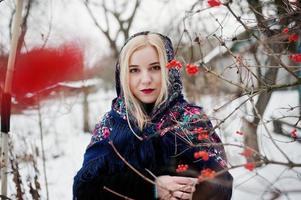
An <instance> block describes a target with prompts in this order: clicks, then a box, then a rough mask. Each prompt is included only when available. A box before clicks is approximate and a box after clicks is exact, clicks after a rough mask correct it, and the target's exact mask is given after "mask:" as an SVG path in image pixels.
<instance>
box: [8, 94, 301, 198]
mask: <svg viewBox="0 0 301 200" xmlns="http://www.w3.org/2000/svg"><path fill="white" fill-rule="evenodd" d="M114 95H115V91H104V90H102V89H100V90H99V91H98V92H97V93H95V94H92V95H90V96H89V99H88V100H89V102H90V122H91V126H92V127H93V126H94V124H95V123H96V122H97V121H98V120H100V119H101V117H102V116H103V114H104V113H105V112H106V111H108V110H109V109H110V105H111V100H112V99H113V98H114ZM82 99H83V98H82V96H81V95H80V94H79V95H78V96H76V97H68V98H64V97H61V99H58V100H56V101H53V100H52V101H48V102H44V103H42V105H41V115H42V119H43V121H42V123H43V132H44V146H45V154H46V159H47V161H46V173H47V178H48V186H49V197H50V199H53V200H61V199H62V200H65V199H66V200H67V199H71V198H72V182H73V177H74V175H75V174H76V172H77V171H78V170H79V168H80V167H81V164H82V160H83V154H84V151H85V148H86V146H87V145H88V143H89V141H90V137H91V136H90V134H88V133H83V132H82V127H83V125H82V122H83V120H82V119H83V118H82V106H81V102H82ZM225 99H226V98H225V97H215V98H214V99H212V98H211V97H207V96H204V97H202V99H201V101H200V102H201V105H203V106H204V108H205V110H206V111H207V113H208V114H209V116H211V115H212V116H214V117H217V118H220V119H221V118H222V117H224V116H225V115H226V114H227V113H229V112H230V111H231V110H232V109H234V108H235V106H237V105H238V103H239V102H238V101H233V102H232V103H231V104H229V105H228V106H227V109H225V111H223V112H219V113H217V114H216V113H213V112H211V111H212V109H213V108H215V107H218V106H220V105H222V102H225ZM297 105H298V93H297V91H280V92H274V93H273V95H272V100H271V102H270V103H269V105H268V109H267V110H268V112H266V114H265V116H264V118H265V119H268V118H271V117H272V116H274V117H275V116H281V114H284V110H283V109H279V107H282V108H283V107H288V106H297ZM290 114H291V115H293V114H295V115H296V114H298V110H296V109H295V111H292V113H290ZM221 115H222V117H221ZM244 115H245V109H239V110H238V111H237V113H236V114H235V115H234V116H233V117H232V118H230V119H229V121H227V123H225V124H224V125H223V129H224V131H223V132H219V134H220V135H222V138H223V140H224V141H226V142H230V143H235V144H241V143H242V137H241V136H239V135H237V134H235V131H236V130H239V129H240V126H241V117H242V116H244ZM292 121H293V122H296V121H294V119H292ZM38 122H39V121H38V112H37V111H36V110H31V111H26V112H25V114H24V115H15V116H13V117H12V119H11V131H12V138H13V141H14V146H15V149H16V150H15V151H16V152H18V151H19V150H20V151H22V150H24V149H25V150H26V151H28V152H33V151H34V150H33V149H34V148H33V147H34V146H37V147H39V149H40V146H41V144H40V135H39V126H38ZM271 126H272V124H271V123H269V124H268V127H270V130H272V129H271ZM260 131H262V133H263V135H264V136H262V137H261V143H260V145H261V148H262V150H263V152H264V153H265V154H266V155H269V157H272V158H273V159H275V160H278V161H285V159H284V157H283V156H281V154H280V152H279V151H278V150H277V149H276V148H275V147H274V145H273V144H272V143H271V142H270V141H271V140H270V139H269V137H268V135H267V133H266V131H265V130H264V128H263V127H262V126H260ZM288 131H289V129H288ZM273 137H277V140H280V141H289V139H288V138H284V137H282V136H278V135H277V136H275V134H273ZM277 144H278V145H279V146H280V147H281V148H282V149H283V150H284V151H285V152H286V153H287V154H288V155H289V157H290V158H291V159H292V160H293V161H296V162H298V161H299V162H300V161H301V153H300V152H301V145H300V144H296V142H294V143H292V142H290V143H282V142H277ZM227 150H228V152H227V153H228V157H229V161H230V163H231V164H232V165H237V164H243V163H244V162H245V160H244V158H243V157H242V156H241V155H239V153H240V152H241V151H242V150H241V149H239V148H227ZM28 166H30V165H25V164H23V165H21V167H20V168H21V175H23V176H24V177H23V180H24V182H25V183H26V177H25V175H26V174H27V173H29V174H30V173H33V170H32V169H30V167H28ZM38 167H39V171H40V176H39V181H40V182H41V184H42V192H41V193H42V199H46V191H45V182H44V179H43V176H44V175H43V170H42V169H43V168H42V160H41V153H40V156H39V158H38ZM230 172H231V174H232V175H233V176H234V193H233V199H234V200H239V199H270V198H271V194H270V193H266V190H267V189H269V188H273V189H274V190H275V191H277V190H278V189H281V190H283V189H288V190H294V189H299V190H300V189H301V169H300V168H299V169H296V168H294V169H287V168H285V167H283V166H279V165H268V166H264V167H261V168H258V169H256V170H254V171H252V172H249V171H247V170H246V169H244V168H237V169H233V170H231V171H230ZM10 178H11V177H10ZM9 191H10V192H13V191H14V185H13V183H12V181H11V179H10V185H9ZM26 197H27V199H30V197H29V195H26ZM279 199H301V194H300V193H293V195H292V194H289V195H287V196H281V197H280V198H279Z"/></svg>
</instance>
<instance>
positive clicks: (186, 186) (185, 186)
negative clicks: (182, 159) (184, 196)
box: [177, 185, 195, 193]
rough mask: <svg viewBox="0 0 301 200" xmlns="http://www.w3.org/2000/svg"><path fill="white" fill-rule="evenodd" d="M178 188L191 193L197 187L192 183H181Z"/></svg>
mask: <svg viewBox="0 0 301 200" xmlns="http://www.w3.org/2000/svg"><path fill="white" fill-rule="evenodd" d="M177 190H179V191H182V192H188V193H191V192H194V191H195V187H194V186H192V185H180V186H179V187H178V189H177Z"/></svg>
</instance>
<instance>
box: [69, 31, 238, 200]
mask: <svg viewBox="0 0 301 200" xmlns="http://www.w3.org/2000/svg"><path fill="white" fill-rule="evenodd" d="M173 59H174V52H173V48H172V44H171V41H170V39H169V38H168V37H166V36H163V35H161V34H158V33H151V32H141V33H137V34H135V35H133V36H132V37H131V38H129V40H128V41H127V42H126V44H125V45H124V47H123V48H122V50H121V53H120V57H119V61H118V63H117V65H116V74H115V75H116V77H115V78H116V91H117V98H115V99H114V100H113V102H112V107H111V110H110V111H109V112H108V113H106V114H105V116H104V117H103V120H102V121H101V122H100V123H98V124H97V125H96V128H95V130H94V131H93V136H92V139H91V143H90V144H89V146H88V148H87V150H86V153H85V155H84V163H83V166H82V168H81V169H80V171H79V172H78V173H77V175H76V176H75V178H74V185H73V195H74V199H89V200H93V199H105V200H108V199H122V198H131V199H139V200H140V199H141V200H144V199H172V200H175V199H191V198H192V199H219V200H221V199H230V198H231V195H232V176H231V175H230V174H229V173H228V172H227V170H223V169H225V168H226V157H225V152H224V148H223V147H222V146H221V141H220V139H219V137H218V136H217V135H216V134H215V132H214V131H212V130H211V129H212V125H211V122H210V121H209V120H208V117H207V116H206V115H205V114H204V112H203V109H202V108H201V107H198V106H196V105H192V104H189V103H187V101H186V100H185V99H184V98H183V95H182V83H181V80H180V72H179V67H177V66H174V67H169V69H167V68H166V64H167V63H169V64H171V63H172V62H171V61H172V60H173ZM213 143H214V144H213ZM202 144H203V145H202ZM122 159H124V160H122ZM135 170H137V171H135ZM221 170H223V171H222V172H223V173H218V175H217V174H216V173H215V172H221ZM200 174H201V175H200ZM198 177H199V178H198ZM208 177H209V180H207V179H208ZM210 177H211V178H210ZM121 196H122V197H121Z"/></svg>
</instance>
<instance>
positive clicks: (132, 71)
mask: <svg viewBox="0 0 301 200" xmlns="http://www.w3.org/2000/svg"><path fill="white" fill-rule="evenodd" d="M136 72H138V69H136V68H134V69H130V73H136Z"/></svg>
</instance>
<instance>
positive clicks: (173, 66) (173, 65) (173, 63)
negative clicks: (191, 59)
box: [166, 59, 182, 70]
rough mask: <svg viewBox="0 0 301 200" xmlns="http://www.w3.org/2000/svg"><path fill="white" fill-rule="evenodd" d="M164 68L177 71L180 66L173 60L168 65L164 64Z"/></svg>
mask: <svg viewBox="0 0 301 200" xmlns="http://www.w3.org/2000/svg"><path fill="white" fill-rule="evenodd" d="M166 67H167V69H172V68H175V69H178V70H179V69H181V68H182V64H181V63H180V62H179V61H177V60H175V59H173V60H171V61H170V62H169V63H167V64H166Z"/></svg>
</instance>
